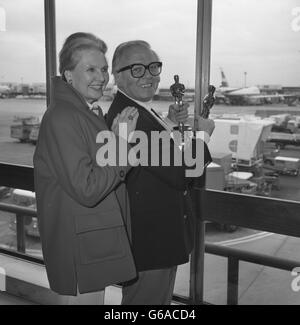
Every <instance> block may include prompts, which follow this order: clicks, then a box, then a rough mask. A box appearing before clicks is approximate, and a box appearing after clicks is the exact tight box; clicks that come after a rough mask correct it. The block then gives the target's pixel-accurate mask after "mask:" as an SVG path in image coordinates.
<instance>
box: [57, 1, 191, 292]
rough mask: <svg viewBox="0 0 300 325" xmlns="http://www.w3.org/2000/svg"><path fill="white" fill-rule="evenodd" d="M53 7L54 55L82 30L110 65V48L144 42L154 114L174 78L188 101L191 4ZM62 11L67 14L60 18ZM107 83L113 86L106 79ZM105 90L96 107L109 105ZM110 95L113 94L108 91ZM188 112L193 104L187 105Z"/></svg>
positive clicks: (163, 106) (182, 284) (180, 287)
mask: <svg viewBox="0 0 300 325" xmlns="http://www.w3.org/2000/svg"><path fill="white" fill-rule="evenodd" d="M56 7H57V42H58V51H59V50H60V49H61V47H62V44H63V41H64V40H65V38H66V37H67V36H68V35H70V34H71V33H74V32H78V31H87V32H91V33H94V34H95V35H97V36H98V37H100V38H102V39H103V40H104V41H105V42H106V43H107V45H108V49H109V50H108V53H107V57H108V62H109V65H110V66H111V60H112V55H113V52H114V50H115V48H116V47H117V46H118V45H119V44H120V43H122V42H125V41H129V40H137V39H141V40H145V41H147V42H148V43H150V44H151V46H152V48H153V49H154V50H155V51H156V52H157V54H158V56H159V58H160V60H161V61H162V62H163V68H162V74H161V82H160V87H159V92H158V93H157V96H155V102H154V107H155V109H156V110H157V111H158V112H160V113H162V114H166V113H167V111H168V108H169V105H170V102H173V101H174V100H173V98H172V96H171V94H170V86H171V85H172V84H173V83H174V75H176V74H177V75H179V77H180V82H181V83H183V84H184V85H185V87H186V95H185V97H184V98H186V99H188V100H190V101H193V100H194V87H195V53H196V25H197V1H196V0H190V1H188V2H185V3H183V2H182V1H181V0H164V1H160V0H130V1H124V0H114V1H104V0H85V1H76V2H74V1H72V0H60V1H57V2H56ZM66 8H67V10H68V15H66V14H65V13H66ZM110 83H111V84H113V78H112V77H111V79H110ZM111 89H113V86H112V85H111V86H110V87H108V91H107V96H105V100H107V101H103V103H102V108H103V109H106V110H108V108H109V106H110V104H111V100H112V97H111V95H112V94H111ZM113 91H114V90H113ZM190 104H191V106H190V111H191V113H192V112H193V109H194V105H193V103H192V102H191V103H190ZM188 269H189V265H186V266H183V267H182V270H180V271H179V272H178V280H177V283H176V289H175V291H176V293H178V294H181V295H186V296H187V295H188V285H189V270H188Z"/></svg>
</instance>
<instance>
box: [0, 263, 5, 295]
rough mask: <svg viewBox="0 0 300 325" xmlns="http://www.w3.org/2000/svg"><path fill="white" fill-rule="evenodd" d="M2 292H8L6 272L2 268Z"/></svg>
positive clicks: (0, 285)
mask: <svg viewBox="0 0 300 325" xmlns="http://www.w3.org/2000/svg"><path fill="white" fill-rule="evenodd" d="M0 291H6V272H5V270H4V268H2V267H0Z"/></svg>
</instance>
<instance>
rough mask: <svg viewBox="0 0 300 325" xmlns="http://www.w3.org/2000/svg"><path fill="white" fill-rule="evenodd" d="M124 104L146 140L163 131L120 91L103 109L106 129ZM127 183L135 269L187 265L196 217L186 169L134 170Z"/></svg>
mask: <svg viewBox="0 0 300 325" xmlns="http://www.w3.org/2000/svg"><path fill="white" fill-rule="evenodd" d="M128 106H132V107H136V108H137V109H138V112H139V118H138V121H137V126H136V130H140V131H144V132H145V133H147V135H148V139H150V132H151V131H164V128H163V127H162V126H161V124H160V123H159V122H158V121H157V120H156V119H155V118H154V117H153V116H152V115H151V113H149V112H148V111H147V110H146V109H145V108H143V107H142V106H140V105H138V104H137V103H136V102H134V101H132V100H131V99H130V98H128V97H127V96H125V95H124V94H122V93H120V92H118V93H117V95H116V97H115V99H114V101H113V103H112V105H111V107H110V109H109V111H108V115H107V124H108V126H109V127H110V126H111V125H112V122H113V120H114V118H115V117H116V115H117V114H118V113H121V112H122V111H123V109H124V108H126V107H128ZM149 142H150V141H149ZM171 145H174V143H173V141H171ZM171 152H172V150H171ZM205 152H206V157H205V161H206V162H207V161H209V160H210V159H211V158H210V155H209V151H208V149H207V146H206V145H205ZM126 184H127V189H128V194H129V200H130V211H131V218H132V220H131V230H132V250H133V255H134V259H135V263H136V267H137V270H138V271H144V270H152V269H162V268H168V267H172V266H175V265H180V264H184V263H186V262H188V260H189V254H190V252H191V250H192V248H193V243H194V221H195V220H194V218H195V216H194V213H193V209H192V201H191V196H190V184H191V181H190V179H187V178H186V177H185V167H184V166H182V167H174V166H170V167H163V166H159V167H143V166H138V167H135V168H133V169H132V170H131V171H130V172H129V174H127V178H126Z"/></svg>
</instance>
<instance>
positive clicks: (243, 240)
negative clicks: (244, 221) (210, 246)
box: [214, 232, 274, 246]
mask: <svg viewBox="0 0 300 325" xmlns="http://www.w3.org/2000/svg"><path fill="white" fill-rule="evenodd" d="M273 235H274V234H273V233H269V232H260V233H257V234H255V235H251V236H245V237H241V238H235V239H231V240H226V241H221V242H217V243H214V244H215V245H221V246H234V245H239V244H245V243H249V242H252V241H256V240H260V239H263V238H267V237H270V236H273Z"/></svg>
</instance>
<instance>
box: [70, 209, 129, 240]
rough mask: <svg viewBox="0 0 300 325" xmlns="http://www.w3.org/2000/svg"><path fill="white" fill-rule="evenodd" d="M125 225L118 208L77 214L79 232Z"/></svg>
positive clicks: (76, 222) (76, 223)
mask: <svg viewBox="0 0 300 325" xmlns="http://www.w3.org/2000/svg"><path fill="white" fill-rule="evenodd" d="M123 225H124V222H123V218H122V215H121V212H120V210H118V209H114V210H110V211H105V212H94V213H90V214H84V215H77V216H75V228H76V233H77V234H80V233H83V232H88V231H92V230H97V229H106V228H112V227H118V226H123Z"/></svg>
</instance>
